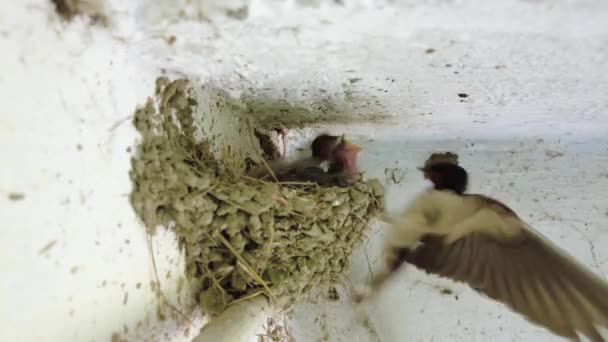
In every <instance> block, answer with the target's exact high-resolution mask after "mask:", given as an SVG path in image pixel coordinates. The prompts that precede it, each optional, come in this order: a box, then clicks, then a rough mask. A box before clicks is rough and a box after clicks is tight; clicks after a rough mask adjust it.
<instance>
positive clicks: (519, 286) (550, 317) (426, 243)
mask: <svg viewBox="0 0 608 342" xmlns="http://www.w3.org/2000/svg"><path fill="white" fill-rule="evenodd" d="M512 218H513V217H511V219H510V220H508V221H507V220H505V222H503V224H507V222H508V224H510V225H515V224H517V225H519V227H510V228H513V229H510V230H512V231H519V232H520V233H519V234H517V235H516V236H512V237H511V238H510V239H508V240H504V239H499V238H497V237H496V236H492V235H490V234H487V233H484V232H479V231H475V232H471V233H470V234H467V235H465V236H464V237H462V238H460V239H459V240H457V241H455V242H453V243H451V244H447V243H446V242H445V236H439V235H435V236H426V237H424V239H423V241H422V242H423V244H422V245H421V246H420V247H419V248H417V249H416V250H414V251H412V252H411V253H410V254H409V255H408V256H407V257H406V261H407V262H408V263H410V264H413V265H415V266H416V267H418V268H420V269H422V270H424V271H426V272H428V273H431V274H436V275H439V276H443V277H447V278H451V279H453V280H456V281H460V282H465V283H467V284H468V285H470V286H471V287H473V288H476V289H478V290H480V291H482V292H484V293H485V294H486V295H488V296H489V297H490V298H493V299H494V300H497V301H500V302H502V303H504V304H506V305H507V306H509V307H510V308H511V309H512V310H514V311H516V312H518V313H520V314H522V315H524V316H525V317H526V318H527V319H528V320H529V321H531V322H533V323H536V324H538V325H541V326H543V327H545V328H547V329H548V330H550V331H552V332H553V333H555V334H557V335H560V336H563V337H567V338H572V339H577V332H579V333H582V334H584V335H586V336H588V337H589V338H590V339H591V340H592V341H605V340H604V339H603V338H602V336H601V335H600V334H599V332H598V330H597V326H604V327H608V284H607V283H606V282H604V281H603V280H601V279H600V278H599V277H597V276H595V275H594V274H593V273H591V272H590V271H588V270H587V269H586V268H584V267H583V266H582V265H580V264H578V263H577V262H576V261H575V260H574V259H572V258H571V257H570V256H568V255H567V254H565V252H563V251H561V250H560V249H559V248H558V247H557V246H555V245H553V244H552V243H551V242H550V241H548V240H546V239H545V238H543V237H542V236H541V235H540V234H538V233H536V232H534V231H533V230H531V228H529V227H528V226H527V225H526V224H525V223H524V222H522V221H521V220H519V219H516V220H513V219H512ZM491 230H492V227H490V229H488V230H486V231H491Z"/></svg>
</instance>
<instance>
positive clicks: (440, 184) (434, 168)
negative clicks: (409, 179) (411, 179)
mask: <svg viewBox="0 0 608 342" xmlns="http://www.w3.org/2000/svg"><path fill="white" fill-rule="evenodd" d="M420 170H421V171H423V172H424V178H426V179H428V180H430V181H431V182H432V183H433V185H434V186H435V189H437V190H452V191H454V192H455V193H457V194H463V193H464V192H465V191H466V190H467V186H468V183H469V176H468V174H467V171H466V170H465V169H464V168H462V167H461V166H459V165H457V164H454V163H450V162H436V163H431V164H429V165H425V166H424V167H423V168H420Z"/></svg>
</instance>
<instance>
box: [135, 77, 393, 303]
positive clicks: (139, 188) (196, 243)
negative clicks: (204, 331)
mask: <svg viewBox="0 0 608 342" xmlns="http://www.w3.org/2000/svg"><path fill="white" fill-rule="evenodd" d="M156 97H157V99H156V101H153V100H152V99H148V102H147V104H146V105H145V106H143V107H141V108H139V109H138V110H137V111H136V112H135V115H134V124H135V127H136V128H137V130H138V131H139V132H140V133H141V136H142V140H141V142H140V145H139V147H138V151H137V153H136V156H135V157H134V158H133V159H132V169H131V173H130V175H131V178H132V180H133V183H134V185H133V190H132V194H131V203H132V205H133V208H134V209H135V211H136V212H137V214H138V215H139V216H140V218H141V219H142V220H143V222H144V223H145V225H146V227H147V228H148V231H149V233H151V234H152V233H153V232H154V229H155V227H157V226H159V225H163V226H170V227H174V230H175V233H176V234H177V237H178V238H179V241H180V242H181V244H182V245H183V246H185V252H186V253H185V254H186V272H187V278H188V279H189V281H190V283H191V284H192V286H194V290H195V293H198V301H199V303H200V305H201V307H202V308H203V309H204V310H205V311H207V312H209V313H212V314H215V313H219V312H221V311H222V310H223V309H224V308H226V306H227V305H229V304H230V303H231V302H233V301H236V300H239V299H244V298H249V297H252V296H255V295H259V294H265V295H268V296H269V297H271V298H273V299H275V300H276V302H275V304H277V305H279V306H280V307H283V308H288V307H289V306H291V305H292V304H293V303H294V302H295V301H297V300H298V298H300V297H301V296H302V295H303V294H305V293H307V291H309V290H310V289H311V288H312V287H313V286H315V285H318V284H331V283H335V282H337V281H338V280H339V278H340V277H341V275H343V274H344V272H345V271H346V270H347V268H348V265H349V256H350V255H351V252H352V251H353V249H354V248H356V247H357V246H358V245H359V244H360V243H361V242H362V240H363V238H364V232H365V231H366V229H367V227H368V226H369V223H370V222H369V221H370V220H371V219H373V218H374V217H376V216H377V215H378V214H379V213H380V212H381V211H382V209H383V206H384V190H383V187H382V185H381V183H380V182H379V181H378V180H376V179H374V180H370V181H367V182H362V183H359V184H356V185H355V186H353V187H350V188H338V187H331V188H324V187H319V186H316V185H309V186H308V187H302V186H300V187H294V186H291V187H290V186H286V185H284V184H277V183H269V182H265V181H261V180H256V179H252V178H247V177H244V176H234V175H232V174H231V173H230V172H229V171H227V170H225V168H223V167H222V165H223V164H222V163H221V161H219V160H216V159H215V158H214V156H213V154H212V153H211V152H210V146H211V145H210V142H209V141H196V139H194V133H195V131H196V128H195V125H194V122H193V121H194V120H193V117H192V114H193V113H194V111H195V110H196V106H197V100H196V99H195V98H194V97H193V96H192V94H191V90H190V88H189V86H188V82H187V81H186V80H176V81H173V82H170V81H169V80H168V79H166V78H159V79H158V80H157V89H156Z"/></svg>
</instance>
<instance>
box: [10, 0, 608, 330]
mask: <svg viewBox="0 0 608 342" xmlns="http://www.w3.org/2000/svg"><path fill="white" fill-rule="evenodd" d="M244 3H248V4H249V11H248V14H249V16H248V18H247V19H246V20H238V19H233V18H226V17H224V16H223V15H220V14H222V13H223V12H224V11H225V9H226V8H230V9H237V8H239V6H241V5H242V4H244ZM339 3H345V5H339ZM108 8H109V9H110V17H111V19H112V26H111V27H110V28H101V27H89V26H88V25H87V24H86V22H84V21H82V20H76V21H75V22H72V23H71V24H64V23H62V22H60V20H59V19H58V17H57V16H56V15H55V14H54V13H53V12H52V10H51V7H50V4H49V3H47V2H46V1H43V0H30V1H22V2H19V3H18V4H16V3H11V2H8V1H3V2H1V3H0V51H3V53H2V54H0V65H2V73H0V93H1V94H2V98H3V99H4V101H3V104H4V107H3V109H2V111H1V112H0V132H1V133H0V146H1V153H0V192H1V195H2V197H1V198H0V201H1V202H0V216H1V217H2V218H3V219H4V226H3V228H1V229H0V260H1V261H0V262H1V265H2V270H3V276H2V281H1V282H0V301H1V302H2V303H3V306H2V309H0V318H2V320H3V322H4V323H5V324H4V327H5V328H3V329H1V330H2V331H0V339H1V340H6V341H89V340H96V341H108V340H110V338H111V336H112V334H113V333H116V332H120V333H121V336H124V337H127V338H129V339H130V340H144V339H146V338H148V339H150V340H153V341H189V340H190V339H191V337H192V336H193V335H194V334H195V333H196V331H197V330H198V328H200V326H201V325H202V323H203V319H202V318H201V317H195V319H194V324H192V325H186V324H180V323H178V322H176V321H174V320H171V319H169V320H167V321H164V322H162V323H159V322H158V321H157V319H156V314H155V312H156V304H157V299H156V297H155V295H154V294H153V292H152V291H151V290H150V281H152V280H153V279H154V278H153V273H152V268H151V263H150V258H149V255H148V250H147V245H146V239H145V235H144V230H143V228H142V227H141V225H140V224H139V223H138V222H137V220H136V218H135V215H134V213H133V212H132V210H131V208H130V206H129V204H128V198H127V196H126V195H127V194H128V192H129V191H130V182H129V179H128V175H127V172H128V169H129V157H130V156H129V152H127V151H126V149H127V148H128V147H129V146H132V145H133V144H134V143H135V140H136V138H137V136H136V134H135V130H134V129H133V128H132V127H131V125H130V123H129V122H128V120H129V119H128V116H129V115H130V114H131V113H132V111H133V109H134V107H135V106H136V105H137V104H140V103H143V101H144V100H145V98H146V96H149V95H151V94H152V92H153V81H154V78H155V77H156V76H157V75H158V74H159V69H160V68H162V69H164V70H165V71H166V72H167V73H169V74H171V75H186V76H188V77H190V78H191V79H192V80H193V81H195V82H198V83H199V84H200V86H201V90H200V91H201V92H203V93H204V92H205V90H204V89H203V88H202V86H203V85H205V87H206V88H205V89H216V90H218V91H221V92H222V93H224V92H225V93H227V94H230V96H232V97H233V99H232V100H231V101H235V102H236V103H241V104H242V105H243V108H244V109H245V110H246V109H247V106H246V105H247V104H251V103H260V101H264V103H271V104H273V105H276V104H282V105H285V104H287V106H296V107H298V108H304V109H306V110H316V111H325V112H327V113H328V115H330V116H332V115H333V117H334V119H335V120H334V121H338V122H340V125H337V126H333V127H331V130H335V131H336V132H340V133H341V132H346V133H348V134H351V135H353V136H354V140H356V141H357V142H360V143H362V144H363V145H364V146H365V147H366V152H365V153H364V154H363V155H362V161H361V168H362V169H363V170H365V171H366V172H367V173H368V174H369V175H372V176H377V177H383V178H387V185H388V189H387V195H388V197H387V203H388V206H389V207H388V209H389V210H398V209H399V208H401V207H402V206H403V205H404V204H405V203H406V202H407V200H408V199H409V198H411V197H412V196H413V195H414V194H415V193H416V192H418V191H420V190H421V189H422V188H423V187H424V186H425V183H424V182H423V180H422V179H421V177H420V175H419V174H417V172H416V171H415V169H414V167H415V166H417V165H419V163H421V162H422V161H423V160H424V159H425V158H426V156H427V155H428V153H429V152H431V151H433V150H435V149H449V150H453V151H454V152H457V153H459V154H460V155H461V160H462V163H463V164H464V165H468V166H470V168H471V173H472V175H471V177H472V183H473V184H472V190H475V191H480V192H484V193H487V194H489V195H494V196H496V197H498V198H499V199H502V200H504V201H506V202H507V204H508V205H510V206H511V207H513V208H514V209H515V210H516V211H517V212H518V213H520V214H521V216H523V217H525V218H527V219H528V222H529V223H530V224H532V225H533V226H534V227H535V228H537V229H539V230H540V231H541V232H543V233H545V234H546V235H548V236H549V237H550V238H551V239H552V240H554V241H555V242H556V243H558V244H559V245H561V246H563V247H564V248H565V249H566V250H567V251H568V252H570V253H572V254H573V255H574V256H576V257H577V258H578V259H579V260H581V261H583V262H585V263H586V264H587V265H589V266H590V267H593V269H594V270H595V271H597V272H598V273H600V274H604V275H606V274H608V261H607V260H608V248H607V247H608V228H607V227H608V225H607V223H608V200H607V198H606V196H605V193H606V190H608V173H607V172H608V168H607V166H606V165H608V135H607V134H606V133H607V132H608V102H607V100H606V94H607V93H608V79H607V78H606V76H605V75H607V74H608V26H607V25H606V23H605V18H606V16H607V15H608V3H606V2H603V1H591V0H576V1H574V0H572V1H563V2H555V1H541V0H539V1H506V2H497V1H492V2H490V1H473V0H452V1H448V0H436V1H413V0H409V1H364V0H361V1H346V0H344V1H277V0H275V1H270V0H268V1H262V0H252V1H249V2H247V1H231V2H221V1H216V2H213V1H202V0H201V1H190V2H188V3H187V4H186V2H176V1H154V2H152V1H130V2H124V1H117V0H116V1H114V0H112V1H109V2H108ZM180 9H182V10H184V15H183V18H182V19H181V20H178V12H179V10H180ZM205 18H211V22H209V21H207V20H206V19H205ZM171 36H175V42H174V43H173V44H169V43H168V41H170V39H169V38H170V37H171ZM430 49H432V50H430ZM203 93H201V97H202V98H210V99H211V98H214V97H215V96H217V95H216V93H217V91H208V94H203ZM459 93H465V94H467V95H468V96H467V97H466V98H463V97H460V96H459V95H458V94H459ZM241 96H242V98H241ZM209 108H211V106H210V107H209ZM211 112H212V114H213V115H226V114H225V113H223V114H220V113H219V112H218V113H215V112H213V111H211ZM304 112H305V111H304ZM280 114H282V113H281V112H279V113H278V114H277V113H274V112H264V113H262V114H260V117H261V118H264V119H268V118H273V117H276V116H277V115H280ZM286 116H288V115H286ZM349 117H351V118H353V119H355V120H361V119H373V120H374V121H373V122H372V123H370V124H363V123H360V122H359V123H355V124H345V121H346V120H345V118H349ZM380 118H385V119H384V121H382V122H380ZM281 119H283V121H286V122H289V120H291V119H290V118H289V117H287V118H281ZM321 129H324V127H322V126H321V127H319V125H316V126H315V127H314V128H312V129H307V130H303V131H299V132H293V135H294V136H295V138H294V143H293V144H292V145H291V146H290V148H291V150H292V152H297V151H296V148H298V147H300V146H301V144H303V143H305V141H306V140H305V138H307V137H310V136H311V135H312V134H314V132H317V131H318V130H321ZM217 130H218V131H216V132H215V133H218V132H220V131H221V125H220V127H219V128H217ZM232 132H234V131H232ZM215 133H213V134H215ZM224 133H227V132H224ZM237 143H241V144H242V143H243V142H237ZM387 169H388V170H387ZM393 178H394V179H397V180H399V179H401V181H400V183H398V184H393V180H392V179H393ZM389 179H390V180H389ZM19 194H23V196H24V197H23V198H22V199H20V197H21V196H20V195H19ZM370 235H371V237H370V241H369V243H368V244H367V245H366V248H364V250H362V251H361V253H358V254H357V255H355V256H354V258H355V260H356V261H358V262H355V265H354V267H353V272H352V276H351V278H352V280H353V282H362V281H364V280H365V279H366V277H367V274H368V266H367V261H366V257H365V255H366V254H367V255H368V258H369V260H370V262H371V264H372V267H373V266H377V255H378V249H377V247H378V243H379V241H380V239H381V235H382V231H381V227H375V228H374V234H370ZM154 243H155V250H156V255H157V258H156V259H157V263H158V268H159V273H160V275H161V278H162V279H161V284H162V287H163V289H164V290H165V292H166V294H167V295H168V297H169V298H170V299H171V300H172V301H176V300H177V297H178V294H177V293H176V290H175V289H176V286H177V285H176V283H177V278H178V274H180V272H181V267H182V266H183V265H182V263H181V258H180V255H179V253H178V252H177V250H176V248H175V243H174V240H173V236H172V235H171V234H170V233H162V234H161V235H160V236H159V237H156V238H155V241H154ZM138 284H139V285H138ZM436 287H440V288H449V289H451V290H452V291H453V294H451V295H446V294H441V293H440V290H439V289H437V288H436ZM127 293H128V295H127ZM339 293H340V294H341V300H340V301H338V302H328V301H327V300H326V299H324V298H322V297H321V298H314V297H312V296H311V301H310V303H307V304H303V305H301V306H299V307H298V308H296V311H295V315H294V317H293V318H292V319H291V321H290V325H291V328H292V331H293V333H294V334H295V335H296V337H297V340H298V341H304V342H306V341H318V340H323V339H326V340H329V341H346V340H347V339H354V340H355V341H376V340H381V341H383V342H386V341H452V340H461V341H489V340H496V341H530V340H533V341H541V340H542V341H557V339H556V338H553V337H552V336H550V335H548V334H547V333H546V332H545V331H543V330H542V329H539V328H535V327H532V326H530V325H529V324H528V323H526V322H525V321H523V320H522V319H521V318H520V317H518V316H516V315H514V314H512V313H510V312H509V311H508V310H507V309H505V308H504V307H502V306H500V305H497V304H495V303H492V302H490V301H489V300H486V299H484V298H481V297H479V296H478V295H477V294H475V293H473V292H472V291H470V290H468V289H466V288H464V287H462V286H458V285H455V284H453V283H450V282H446V281H441V280H438V279H437V278H433V277H427V276H424V275H422V274H420V273H419V272H417V271H415V270H407V271H406V272H404V273H403V274H401V275H400V276H399V277H398V279H396V280H395V281H394V283H393V284H392V286H391V288H390V289H389V290H388V291H387V292H386V293H385V294H383V295H382V296H381V297H380V298H379V299H378V301H377V302H376V303H375V304H374V305H373V306H372V307H371V308H370V310H369V320H370V322H371V323H372V325H373V327H374V328H375V331H376V334H371V333H369V329H368V328H366V327H364V326H363V325H361V324H359V323H357V322H356V321H354V316H353V312H352V304H351V303H349V302H348V300H347V298H348V297H347V295H346V294H345V291H344V289H339ZM324 319H326V321H327V322H326V323H322V321H323V320H324ZM139 322H141V323H139ZM125 327H126V328H125ZM125 331H128V332H125ZM115 336H116V335H115Z"/></svg>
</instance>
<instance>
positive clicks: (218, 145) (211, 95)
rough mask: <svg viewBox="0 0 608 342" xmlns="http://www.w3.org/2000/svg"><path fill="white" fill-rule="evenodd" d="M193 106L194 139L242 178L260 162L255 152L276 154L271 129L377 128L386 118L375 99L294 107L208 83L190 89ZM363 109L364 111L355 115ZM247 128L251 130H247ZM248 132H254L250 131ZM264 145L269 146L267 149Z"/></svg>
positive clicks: (263, 94) (261, 93)
mask: <svg viewBox="0 0 608 342" xmlns="http://www.w3.org/2000/svg"><path fill="white" fill-rule="evenodd" d="M193 89H194V94H193V95H194V96H195V98H196V99H197V100H198V107H197V110H196V112H195V113H194V121H195V122H196V123H198V126H199V128H200V130H199V132H197V133H198V134H197V136H196V137H197V139H201V138H204V139H208V140H210V141H212V146H211V149H212V151H213V152H214V153H215V155H216V157H218V158H219V159H221V160H222V161H223V163H224V164H225V165H226V166H227V167H229V168H230V169H231V170H232V171H233V172H235V173H242V172H243V171H244V170H245V169H247V167H248V166H250V165H251V160H253V161H255V163H259V162H260V160H259V156H258V154H257V153H256V152H255V151H254V150H253V149H252V145H253V144H252V139H251V136H252V134H251V133H253V137H254V138H255V139H253V140H254V141H255V143H254V144H255V148H259V149H260V150H261V151H262V154H263V155H264V157H265V158H267V159H275V158H277V157H278V156H279V154H278V148H277V146H279V143H278V134H277V131H276V130H279V129H290V128H304V127H310V126H314V127H321V126H324V125H332V124H346V123H364V122H373V123H382V122H383V121H384V120H386V119H388V118H390V116H389V115H387V114H385V111H384V109H383V108H381V106H380V104H378V103H377V100H376V99H371V98H365V97H360V96H356V95H352V94H347V96H346V97H345V98H340V99H334V98H332V97H331V96H329V95H328V96H326V97H319V98H316V99H313V100H311V101H309V102H308V103H307V104H293V103H290V102H289V101H287V100H285V99H284V98H277V97H271V96H270V95H269V94H270V93H271V91H269V90H268V89H267V88H265V89H260V90H256V89H251V88H250V89H249V93H247V94H244V95H241V96H240V97H239V98H234V97H232V96H231V95H230V93H229V91H228V90H226V89H224V88H221V87H218V86H216V85H214V84H213V83H207V84H204V85H201V86H196V85H193ZM361 108H365V110H360V109H361ZM250 126H251V127H250ZM250 130H253V132H250ZM268 141H272V142H274V146H272V144H268Z"/></svg>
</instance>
